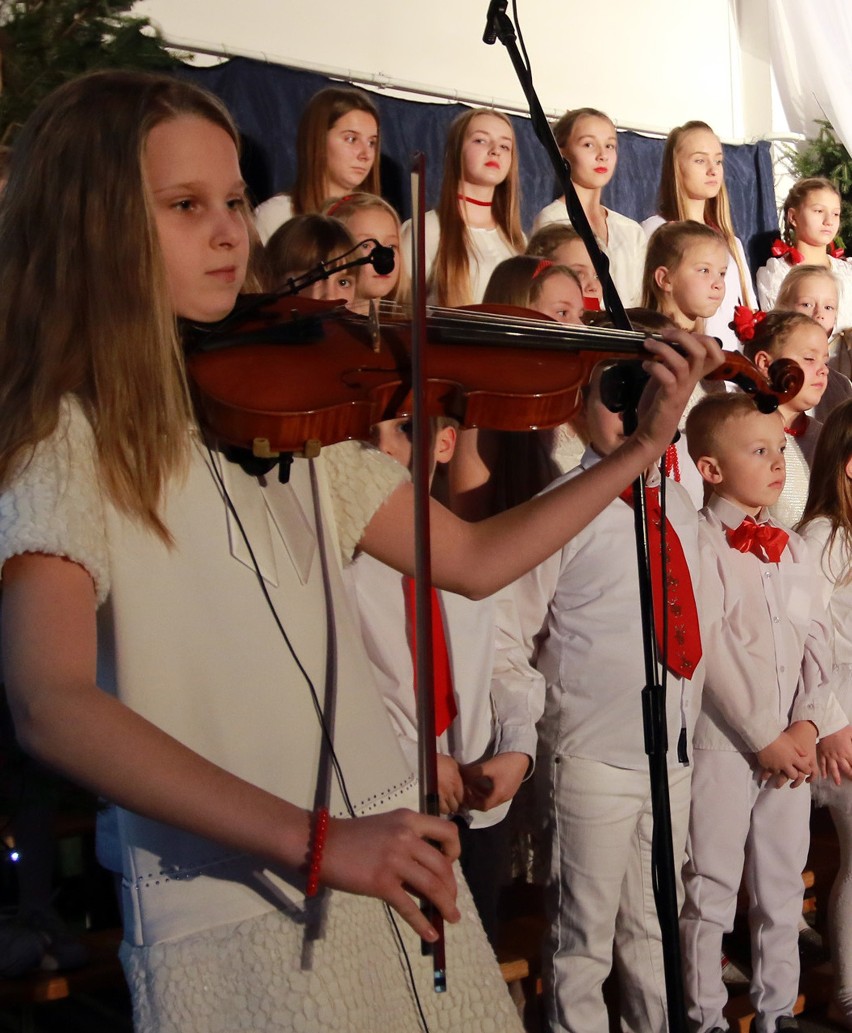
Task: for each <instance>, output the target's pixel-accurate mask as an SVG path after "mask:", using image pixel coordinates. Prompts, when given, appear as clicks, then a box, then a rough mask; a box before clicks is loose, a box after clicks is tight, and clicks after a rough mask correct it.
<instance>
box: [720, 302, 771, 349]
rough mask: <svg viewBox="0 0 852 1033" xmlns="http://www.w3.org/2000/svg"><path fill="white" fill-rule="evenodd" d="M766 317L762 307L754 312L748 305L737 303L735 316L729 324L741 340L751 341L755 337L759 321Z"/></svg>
mask: <svg viewBox="0 0 852 1033" xmlns="http://www.w3.org/2000/svg"><path fill="white" fill-rule="evenodd" d="M764 319H766V313H765V312H761V311H760V309H757V310H756V311H754V312H752V310H751V309H750V308H749V307H748V305H736V306H735V307H734V318H733V320H732V321H731V322H730V323H729V324H728V326H729V327H730V328H731V329H732V330H733V331H734V333H735V334H736V335H737V339H738V340H740V341H750V340H751V339H752V338H753V337H754V331H755V329H756V327H757V324H758V323H762V322H763V320H764Z"/></svg>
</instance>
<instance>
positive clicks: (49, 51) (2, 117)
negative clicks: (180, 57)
mask: <svg viewBox="0 0 852 1033" xmlns="http://www.w3.org/2000/svg"><path fill="white" fill-rule="evenodd" d="M132 6H133V3H132V0H128V2H125V3H111V2H110V0H0V143H2V144H11V143H14V135H15V133H16V131H17V129H18V128H19V127H20V126H21V125H22V124H23V122H25V121H26V119H27V117H28V116H29V114H30V112H31V111H32V110H33V108H35V107H36V105H37V104H38V103H39V101H40V100H41V99H42V98H43V97H44V96H46V95H47V94H48V93H50V92H51V90H53V89H55V88H56V87H57V86H59V85H60V84H61V83H64V82H66V81H67V80H68V79H73V78H74V77H75V76H77V75H81V74H82V73H83V72H90V71H94V70H95V69H99V68H135V69H148V70H152V71H157V70H159V71H165V70H168V69H171V68H174V67H175V65H176V64H177V61H176V59H175V58H174V57H173V56H172V55H171V54H170V53H169V51H167V50H166V48H165V45H164V43H163V40H162V38H161V37H160V36H159V34H158V33H157V32H156V31H155V30H154V28H153V27H152V25H151V24H150V22H149V21H148V19H147V18H136V17H131V16H130V15H129V14H128V13H127V12H128V11H129V10H130V8H131V7H132Z"/></svg>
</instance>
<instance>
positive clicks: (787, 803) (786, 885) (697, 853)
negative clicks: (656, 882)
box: [681, 750, 811, 1033]
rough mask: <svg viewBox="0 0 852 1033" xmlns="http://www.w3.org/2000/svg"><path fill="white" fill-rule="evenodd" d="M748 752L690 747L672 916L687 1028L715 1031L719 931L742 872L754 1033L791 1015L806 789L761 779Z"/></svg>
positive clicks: (720, 993)
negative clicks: (685, 822) (676, 913)
mask: <svg viewBox="0 0 852 1033" xmlns="http://www.w3.org/2000/svg"><path fill="white" fill-rule="evenodd" d="M753 759H754V758H753V755H751V754H742V753H734V752H727V751H725V750H694V751H693V774H692V814H691V817H690V821H689V839H688V841H687V847H686V853H687V861H686V866H685V868H684V876H683V877H684V891H685V898H686V899H685V902H684V906H683V911H682V913H681V943H682V947H683V964H684V979H685V987H686V998H687V1010H688V1015H689V1020H690V1026H691V1027H692V1028H694V1029H695V1030H696V1031H697V1033H704V1031H706V1030H710V1029H712V1028H713V1027H714V1026H722V1027H725V1025H726V1024H725V1022H724V1020H723V1017H722V1009H723V1008H724V1006H725V1003H726V1002H727V999H728V992H727V990H726V988H725V984H724V983H723V981H722V966H721V961H720V959H721V955H722V935H723V933H726V932H729V931H730V930H731V929H732V928H733V924H734V916H735V914H736V905H737V891H738V890H739V886H740V881H741V878H742V876H743V873H744V874H745V884H746V888H747V889H748V895H749V912H748V921H749V930H750V933H751V955H752V980H751V1003H752V1007H753V1008H754V1010H755V1013H756V1019H755V1025H754V1027H753V1028H754V1029H755V1030H756V1033H774V1030H775V1021H776V1019H778V1018H779V1017H780V1016H782V1015H792V1014H793V1005H794V1004H795V1001H796V996H797V994H798V988H799V932H798V930H799V919H800V918H801V914H802V893H803V884H802V870H803V868H804V867H805V864H806V862H807V857H808V843H809V839H810V828H809V819H810V803H811V797H810V791H809V789H808V786H807V785H802V786H799V787H798V789H790V788H789V786H785V787H784V788H782V789H774V788H770V787H767V786H765V785H761V783H760V781H759V779H758V772H757V771H756V770H755V768H754V767H753V766H752V763H751V762H752V761H753Z"/></svg>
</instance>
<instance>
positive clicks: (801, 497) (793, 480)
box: [769, 415, 822, 527]
mask: <svg viewBox="0 0 852 1033" xmlns="http://www.w3.org/2000/svg"><path fill="white" fill-rule="evenodd" d="M804 418H805V420H806V421H807V423H806V429H805V432H804V434H800V435H799V436H798V437H796V436H795V435H793V434H790V433H788V434H787V435H786V438H787V448H786V449H785V451H784V463H785V465H786V468H787V475H786V477H785V479H784V490H783V491H782V492H781V494H780V495H779V497H778V501H777V502H776V503H775V504H774V505H772V506H770V507H769V512H770V514H771V516H772V519H773V520H777V521H778V523H779V524H783V525H784V527H795V526H796V524H798V522H799V521H800V520H801V519H802V514H803V513H804V511H805V503H806V502H807V501H808V487H809V485H810V481H811V463H812V462H813V458H814V451H815V449H816V443H817V440H818V439H819V432H820V431H821V430H822V424H821V423H820V422H819V420H815V419H814V418H813V417H812V416H807V415H806V416H805V417H804Z"/></svg>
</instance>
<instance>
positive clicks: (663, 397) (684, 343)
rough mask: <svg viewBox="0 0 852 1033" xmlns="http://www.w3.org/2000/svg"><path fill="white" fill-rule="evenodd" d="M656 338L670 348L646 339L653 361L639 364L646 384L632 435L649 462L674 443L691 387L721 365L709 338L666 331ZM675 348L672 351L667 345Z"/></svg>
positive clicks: (718, 352)
mask: <svg viewBox="0 0 852 1033" xmlns="http://www.w3.org/2000/svg"><path fill="white" fill-rule="evenodd" d="M660 336H662V337H664V338H665V340H666V341H668V342H671V344H666V343H664V342H663V341H657V340H653V339H650V338H649V339H648V340H647V341H646V342H645V347H646V348H647V350H648V351H649V352H650V353H651V354H652V356H653V358H650V359H646V360H645V362H643V364H642V365H643V368H644V370H645V372H646V373H647V374H648V375H649V376H650V378H651V379H650V380H649V382H648V384H647V386H646V387H645V390H644V391H643V392H642V397H641V399H640V400H639V412H638V416H639V424H638V426H637V428H636V433H635V435H634V437H635V439H636V441H637V442H639V443H641V444H642V445H643V446H645V447H647V449H648V451H649V462H653V460H655V459H657V458H658V457H659V456H661V455H662V454H663V452H665V450H666V449H667V448H668V446H669V445H670V444H671V443H672V441H673V440H674V437H675V434H676V433H677V429H678V425H679V423H680V419H681V416H682V415H683V410H684V409H685V407H686V403H687V402H688V401H689V397H690V395H691V394H692V392H693V390H694V389H695V385H696V384H697V383H698V381H699V380H701V378H702V377H704V376H706V375H707V374H708V373H711V372H712V371H713V370H714V369H716V367H717V366H720V365H721V364H722V362H723V361H724V356H723V355H722V349H721V348H720V347H719V342H718V341H717V340H715V338H713V337H705V336H704V335H700V334H690V333H687V331H686V330H678V329H667V330H663V331H661V334H660ZM672 344H673V345H677V348H678V350H677V351H676V350H675V349H674V348H673V347H671V345H672Z"/></svg>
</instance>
